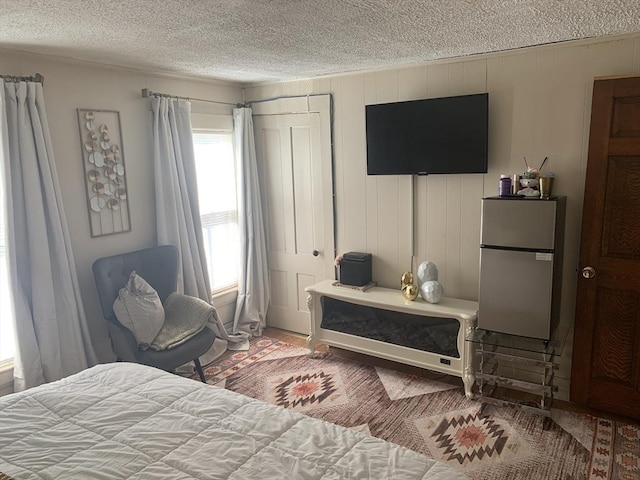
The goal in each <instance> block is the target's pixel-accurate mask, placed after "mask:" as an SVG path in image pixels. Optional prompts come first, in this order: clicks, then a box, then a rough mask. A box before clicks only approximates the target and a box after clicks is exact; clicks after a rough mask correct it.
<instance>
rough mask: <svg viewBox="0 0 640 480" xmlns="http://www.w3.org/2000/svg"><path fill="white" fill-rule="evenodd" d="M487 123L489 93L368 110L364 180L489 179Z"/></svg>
mask: <svg viewBox="0 0 640 480" xmlns="http://www.w3.org/2000/svg"><path fill="white" fill-rule="evenodd" d="M488 118H489V94H488V93H480V94H475V95H462V96H456V97H443V98H429V99H426V100H413V101H407V102H395V103H383V104H377V105H367V106H366V123H367V174H369V175H405V174H406V175H430V174H436V173H487V144H488V131H489V129H488V123H489V120H488Z"/></svg>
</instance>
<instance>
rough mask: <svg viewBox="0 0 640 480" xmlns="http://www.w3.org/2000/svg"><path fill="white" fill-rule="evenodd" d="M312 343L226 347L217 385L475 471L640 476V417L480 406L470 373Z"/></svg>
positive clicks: (214, 368) (212, 370)
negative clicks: (372, 359)
mask: <svg viewBox="0 0 640 480" xmlns="http://www.w3.org/2000/svg"><path fill="white" fill-rule="evenodd" d="M307 353H308V350H307V349H304V348H300V347H296V346H294V345H290V344H287V343H284V342H280V341H278V340H274V339H271V338H267V337H261V338H258V339H254V340H252V342H251V347H250V349H249V351H247V352H226V353H225V355H223V356H222V357H221V358H219V359H218V360H216V361H215V362H214V363H213V364H211V365H208V366H207V367H205V375H206V377H207V382H208V383H210V384H212V385H218V386H221V387H223V388H227V389H229V390H232V391H235V392H239V393H243V394H245V395H248V396H250V397H253V398H257V399H260V400H264V401H267V402H270V403H273V404H276V405H281V406H283V407H285V408H290V409H292V410H296V411H299V412H303V413H305V414H306V415H309V416H311V417H315V418H320V419H323V420H326V421H329V422H332V423H336V424H339V425H343V426H345V427H349V428H352V429H354V430H357V431H359V432H361V433H364V434H367V435H373V436H376V437H379V438H382V439H385V440H388V441H391V442H394V443H397V444H400V445H403V446H405V447H407V448H410V449H412V450H415V451H417V452H421V453H424V454H425V455H427V456H429V457H431V458H435V459H437V460H440V461H442V462H444V463H447V464H448V465H450V466H451V467H453V468H455V469H458V470H460V471H462V472H463V473H464V474H466V475H467V476H469V477H470V478H471V479H478V480H480V479H487V480H488V479H491V480H499V479H509V480H520V479H522V480H525V479H527V480H529V479H535V480H556V479H567V480H577V479H588V480H592V479H607V480H631V479H635V480H637V479H640V429H639V428H638V427H636V426H633V425H624V424H618V423H616V422H613V421H608V420H603V419H596V418H594V417H590V416H587V415H580V414H575V413H570V412H565V411H562V410H554V411H553V412H552V413H553V415H552V418H551V420H546V421H545V420H544V419H543V418H542V417H540V416H537V415H533V414H530V413H527V412H523V411H521V410H517V409H511V408H506V407H493V406H489V407H487V408H485V410H484V412H483V414H482V415H479V410H480V405H479V404H478V403H476V402H474V401H471V400H468V399H467V398H466V397H465V396H464V392H463V389H462V384H461V382H460V383H459V385H455V384H452V383H449V382H447V383H445V382H442V381H438V380H439V379H440V380H441V379H442V375H438V374H435V373H432V372H427V371H425V376H426V377H418V376H413V375H407V374H404V373H400V372H396V371H393V370H387V369H383V368H379V367H374V366H371V365H364V364H360V363H356V362H353V361H350V360H346V359H343V358H340V357H338V356H335V355H331V354H330V353H329V354H323V355H318V356H317V357H316V358H311V357H309V356H308V355H307ZM427 377H430V378H427ZM448 378H449V379H450V378H451V377H448ZM592 452H593V453H592Z"/></svg>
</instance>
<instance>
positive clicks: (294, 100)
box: [247, 94, 336, 280]
mask: <svg viewBox="0 0 640 480" xmlns="http://www.w3.org/2000/svg"><path fill="white" fill-rule="evenodd" d="M247 103H249V104H250V106H251V110H252V113H253V115H254V116H258V115H288V114H296V113H317V114H319V116H320V145H321V160H322V178H331V183H330V184H328V185H327V184H323V185H322V199H323V203H324V206H325V208H324V209H323V212H324V215H323V218H322V224H323V227H324V228H323V231H324V247H323V248H324V251H323V252H322V255H323V258H324V262H323V266H324V270H323V272H324V278H325V279H327V278H333V279H335V278H336V269H335V265H334V263H333V261H334V259H335V256H336V231H335V227H336V225H335V211H336V206H335V196H334V191H335V188H334V183H335V176H334V168H333V131H332V127H333V123H332V115H333V112H332V104H333V101H332V98H331V94H314V95H304V96H291V97H289V96H287V97H278V98H273V99H268V100H257V101H254V102H247ZM318 280H322V279H318Z"/></svg>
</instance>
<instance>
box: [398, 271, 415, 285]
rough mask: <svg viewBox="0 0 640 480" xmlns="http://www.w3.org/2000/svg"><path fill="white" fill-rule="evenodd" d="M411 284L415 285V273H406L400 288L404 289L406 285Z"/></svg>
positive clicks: (403, 275) (401, 278)
mask: <svg viewBox="0 0 640 480" xmlns="http://www.w3.org/2000/svg"><path fill="white" fill-rule="evenodd" d="M411 284H413V273H411V272H404V273H403V274H402V277H400V288H402V287H404V286H405V285H411Z"/></svg>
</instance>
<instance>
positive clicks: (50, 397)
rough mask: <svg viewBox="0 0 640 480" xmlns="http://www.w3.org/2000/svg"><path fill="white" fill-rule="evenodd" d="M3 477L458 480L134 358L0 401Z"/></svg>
mask: <svg viewBox="0 0 640 480" xmlns="http://www.w3.org/2000/svg"><path fill="white" fill-rule="evenodd" d="M0 472H2V473H5V474H7V475H10V476H11V477H14V478H16V479H53V478H63V479H90V478H100V479H105V480H106V479H124V478H127V479H172V480H186V479H295V478H300V479H309V480H311V479H320V478H322V479H346V478H358V479H364V478H375V479H394V480H395V479H429V480H445V479H446V480H450V479H451V480H453V479H456V480H457V479H464V478H466V477H464V475H462V474H460V473H458V472H455V471H453V470H451V469H450V468H449V467H447V466H445V465H443V464H441V463H438V462H436V461H434V460H432V459H429V458H427V457H425V456H423V455H421V454H418V453H415V452H412V451H410V450H407V449H405V448H402V447H399V446H397V445H394V444H391V443H388V442H385V441H383V440H380V439H377V438H373V437H368V436H365V435H361V434H358V433H356V432H353V431H351V430H349V429H347V428H344V427H340V426H337V425H333V424H330V423H327V422H323V421H320V420H316V419H312V418H309V417H306V416H304V415H301V414H298V413H296V412H292V411H289V410H285V409H283V408H280V407H276V406H274V405H270V404H267V403H264V402H261V401H258V400H254V399H251V398H249V397H246V396H244V395H240V394H237V393H234V392H230V391H228V390H224V389H222V388H217V387H212V386H209V385H204V384H202V383H199V382H196V381H193V380H189V379H185V378H180V377H177V376H175V375H172V374H169V373H165V372H163V371H160V370H157V369H154V368H151V367H146V366H142V365H137V364H130V363H114V364H107V365H98V366H96V367H93V368H90V369H88V370H85V371H83V372H80V373H78V374H76V375H72V376H70V377H68V378H65V379H63V380H60V381H58V382H54V383H50V384H47V385H42V386H40V387H37V388H33V389H31V390H28V391H26V392H21V393H16V394H12V395H8V396H5V397H0ZM0 476H1V475H0Z"/></svg>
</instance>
